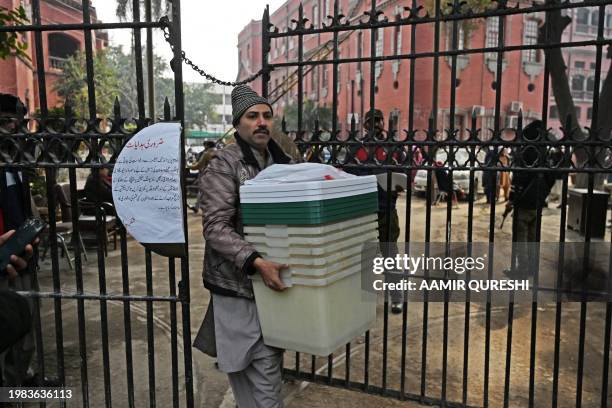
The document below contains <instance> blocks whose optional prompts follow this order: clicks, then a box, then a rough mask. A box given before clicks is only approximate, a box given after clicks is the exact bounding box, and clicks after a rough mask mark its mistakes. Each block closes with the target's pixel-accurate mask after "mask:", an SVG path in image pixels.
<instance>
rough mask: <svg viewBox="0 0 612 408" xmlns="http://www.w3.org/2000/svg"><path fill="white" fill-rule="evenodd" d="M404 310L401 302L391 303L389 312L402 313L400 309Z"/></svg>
mask: <svg viewBox="0 0 612 408" xmlns="http://www.w3.org/2000/svg"><path fill="white" fill-rule="evenodd" d="M403 310H404V304H403V303H396V302H394V303H391V313H393V314H400V313H402V311H403Z"/></svg>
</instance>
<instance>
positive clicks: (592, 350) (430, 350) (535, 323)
mask: <svg viewBox="0 0 612 408" xmlns="http://www.w3.org/2000/svg"><path fill="white" fill-rule="evenodd" d="M410 208H411V214H410V215H411V226H412V227H411V231H410V238H411V241H413V242H414V241H417V242H418V241H424V239H425V224H426V223H425V213H426V211H425V200H424V199H423V198H422V197H414V198H413V200H412V203H411V205H410ZM405 209H406V199H405V197H401V198H400V201H399V203H398V212H399V214H400V225H404V220H405V214H406V211H405ZM502 212H503V203H499V204H498V206H497V208H496V213H497V214H498V215H497V216H496V217H495V222H496V225H499V223H500V221H501V218H500V215H501V213H502ZM446 214H447V212H446V205H445V204H444V205H439V206H436V207H432V209H431V236H430V240H431V241H442V242H443V241H445V237H446V236H447V231H446V228H445V225H447V219H446ZM559 214H560V210H559V209H557V208H555V205H554V204H552V205H551V208H548V209H545V210H544V214H543V217H544V218H543V222H542V225H543V229H542V234H543V235H542V237H543V238H542V241H548V242H554V241H558V239H559V218H560V216H559ZM489 217H490V212H489V208H488V207H487V206H485V205H483V203H482V200H481V201H479V202H476V203H475V204H474V218H473V220H474V221H473V239H474V241H483V242H484V241H488V238H489V219H490V218H489ZM467 222H468V205H467V203H460V204H459V208H457V209H453V210H452V219H451V220H450V223H448V225H449V227H450V232H449V234H448V236H449V237H450V240H451V241H465V240H466V239H467V229H468V228H467ZM506 224H507V225H506V226H504V229H503V230H500V229H499V228H495V230H494V234H495V237H494V239H495V242H496V243H497V242H500V243H503V242H510V240H511V227H510V224H511V222H510V221H507V222H506ZM609 232H610V231H609V230H607V234H608V236H607V237H606V240H608V241H609ZM570 235H571V234H570ZM401 236H402V237H403V236H404V231H403V229H402V235H401ZM571 237H573V235H571V236H570V238H571ZM189 240H190V246H189V248H190V253H189V266H190V277H189V283H190V291H191V305H190V311H191V322H190V327H191V336H192V338H193V337H194V336H195V334H196V332H197V329H198V327H199V325H200V323H201V320H202V318H203V316H204V312H205V310H206V306H207V304H208V301H209V294H208V291H206V290H204V288H203V287H202V281H201V269H202V257H203V252H204V251H203V249H204V242H203V239H202V235H201V224H200V217H199V216H198V215H194V214H192V213H190V214H189ZM127 248H128V251H127V267H128V271H129V283H127V286H128V287H129V288H130V293H131V294H133V295H145V294H146V293H147V288H146V280H145V267H144V265H145V257H144V249H143V248H142V246H141V245H140V244H138V243H137V242H135V241H133V240H131V239H129V240H128V242H127ZM88 255H89V258H90V259H89V261H88V262H86V263H85V264H84V268H83V284H84V292H85V293H92V294H97V293H100V287H101V286H100V283H101V282H100V279H99V275H98V262H97V259H96V258H97V257H96V254H95V250H88ZM102 264H104V267H105V274H106V279H105V281H104V283H105V285H106V291H107V293H115V294H120V293H122V290H123V285H124V278H123V277H122V268H121V252H120V251H119V250H112V245H111V250H110V252H109V256H108V257H106V258H104V262H103V263H102V262H100V265H102ZM152 265H153V276H152V282H153V294H155V295H168V294H169V293H170V290H171V289H170V287H171V284H170V279H169V273H168V261H167V260H166V259H164V258H161V257H158V256H156V255H153V258H152ZM59 271H60V273H59V282H56V283H57V284H59V287H60V288H61V290H62V291H64V292H66V293H69V292H72V291H74V289H75V287H76V286H75V285H76V275H75V272H74V271H73V270H70V269H69V268H68V265H67V263H66V261H65V258H62V259H60V263H59ZM175 277H176V281H178V280H180V265H179V263H178V262H177V264H176V273H175ZM40 286H41V291H51V290H52V288H53V279H52V273H51V262H50V258H47V259H46V260H45V261H44V262H43V263H42V265H41V271H40ZM82 305H83V306H82V309H81V310H82V314H80V313H79V303H78V302H77V301H76V300H63V301H62V302H61V305H60V303H59V302H57V303H54V302H53V301H52V300H48V299H45V300H42V301H41V309H40V310H41V320H42V325H43V342H44V356H45V359H44V363H45V374H46V375H48V376H54V375H55V373H56V366H57V355H58V354H57V352H56V344H57V342H58V340H60V338H58V334H59V332H58V331H57V330H56V328H58V327H61V329H62V332H61V335H62V336H63V338H61V343H62V344H63V347H64V365H65V371H66V383H67V384H68V385H69V386H71V387H73V388H74V389H75V394H76V397H75V399H74V400H73V401H72V403H71V404H70V406H79V405H82V403H81V398H82V395H83V394H82V390H83V388H84V385H83V383H82V381H81V373H83V372H86V374H87V386H86V388H87V392H88V395H89V400H90V405H91V406H93V407H98V406H104V405H105V403H104V395H105V392H104V390H105V381H104V374H103V361H102V351H101V350H102V348H103V347H104V344H103V341H102V340H103V338H104V336H103V335H102V328H101V320H102V315H103V313H106V320H107V321H108V334H107V338H108V345H107V347H108V349H109V364H110V367H111V369H110V383H109V384H108V385H109V386H110V391H111V395H112V397H111V400H112V403H113V405H114V406H117V407H123V406H127V403H126V401H127V386H126V383H127V380H126V379H127V370H126V367H127V366H126V347H125V344H126V342H125V338H126V328H125V323H124V321H125V317H126V316H127V315H128V314H129V316H130V323H131V336H130V337H131V342H132V353H133V357H132V359H133V362H134V389H135V401H136V405H137V406H148V403H149V399H150V391H149V390H150V387H149V384H150V381H151V380H150V378H149V366H148V362H147V356H148V355H153V356H154V362H155V367H154V368H155V379H154V384H155V387H154V389H155V400H156V403H157V406H161V407H167V406H171V401H172V399H171V398H172V381H171V379H172V355H171V349H172V348H171V337H172V331H171V324H170V322H171V319H172V318H173V317H172V316H173V308H172V306H171V304H169V303H168V302H154V303H153V304H152V305H151V306H150V308H151V309H150V310H151V311H152V314H150V315H148V314H147V306H148V305H147V303H145V302H131V303H130V304H129V308H124V304H123V302H120V301H115V300H110V301H107V302H104V303H101V302H99V301H96V300H85V301H83V302H82ZM176 310H177V317H176V319H177V322H178V327H179V330H178V332H177V340H178V344H179V348H178V349H179V352H178V356H177V357H178V361H179V366H178V372H179V373H180V381H179V387H180V392H181V395H180V402H181V406H184V404H185V401H184V395H183V392H182V391H184V385H183V373H184V370H183V363H182V362H183V358H184V355H183V351H182V344H183V341H184V337H183V336H184V333H183V330H182V319H181V307H180V305H179V306H177V308H176ZM128 311H129V312H128ZM382 311H383V309H382V303H380V304H379V310H378V318H377V322H376V326H375V327H374V328H373V329H372V330H371V334H370V344H371V348H370V355H369V365H368V374H369V384H371V385H372V386H375V387H381V386H382V379H383V378H382V366H383V340H382V339H383V322H384V314H383V312H382ZM557 312H559V313H560V316H561V320H560V322H561V324H560V329H561V336H560V345H559V346H560V349H559V350H560V353H559V377H558V378H559V384H558V399H557V402H558V406H559V407H570V406H575V405H576V387H577V372H578V354H579V353H578V350H579V347H580V346H581V345H580V342H579V338H580V336H579V333H580V329H579V327H580V312H581V306H580V304H577V303H564V304H562V307H561V309H560V310H559V311H558V310H557V309H556V305H555V304H542V303H540V304H537V306H535V307H533V308H532V305H531V304H520V305H517V306H516V307H515V308H514V316H513V320H512V322H511V324H510V325H508V307H507V306H501V307H500V306H492V307H491V308H490V309H489V310H487V309H486V308H485V307H484V306H483V305H479V304H475V303H473V304H471V305H470V307H469V310H467V311H466V304H465V303H450V304H449V305H448V308H447V309H446V310H445V309H444V304H442V303H430V304H423V303H409V304H408V310H407V313H406V317H407V325H406V364H405V367H406V373H405V392H406V393H407V395H410V396H416V397H418V396H419V395H421V391H422V390H423V391H424V395H425V396H426V397H429V398H440V396H441V392H442V384H443V372H446V396H447V400H448V401H453V402H461V401H462V395H463V392H464V385H465V393H466V395H467V404H468V405H470V406H483V405H485V402H484V395H485V379H486V378H485V375H484V372H485V354H486V350H487V348H486V345H487V344H488V345H489V348H488V357H489V358H488V370H489V375H488V392H487V394H488V405H489V406H491V407H501V406H503V396H504V382H505V380H506V378H505V367H506V356H507V350H508V341H507V339H508V338H509V335H511V338H512V342H511V352H510V356H511V361H510V364H511V365H510V366H511V369H510V377H509V394H508V395H509V406H510V407H524V406H527V405H528V397H529V376H530V355H531V354H533V356H534V359H535V360H534V361H535V363H534V365H533V367H534V370H533V374H534V376H535V377H534V378H535V380H534V384H535V388H534V396H535V403H534V406H536V407H544V406H550V405H551V401H552V397H553V366H554V346H555V345H554V338H555V318H556V313H557ZM57 313H61V320H62V323H61V325H60V324H59V321H56V314H57ZM425 313H427V319H426V320H425V319H424V314H425ZM605 313H606V310H605V304H601V303H589V304H588V305H587V306H586V310H585V329H584V330H585V331H584V333H585V336H584V344H583V347H584V362H583V363H584V364H583V368H584V371H583V372H584V375H583V377H582V406H583V407H596V406H601V394H602V375H603V356H604V327H605ZM466 315H467V316H469V318H468V319H467V321H466V318H465V316H466ZM487 315H488V316H489V319H487ZM79 316H81V317H79ZM148 317H149V325H150V326H151V330H152V331H153V332H154V336H155V344H154V349H148V345H147V328H148V323H147V320H148ZM79 318H82V319H83V320H84V322H85V327H86V330H85V332H84V333H82V334H81V336H85V338H86V347H85V348H82V347H80V346H79V344H80V343H79V331H78V321H79ZM487 326H489V328H490V330H487ZM532 330H533V331H535V335H534V339H535V342H534V343H532V342H531V341H530V340H531V338H532V336H531V333H532ZM402 332H403V330H402V315H391V314H390V315H389V317H388V344H387V349H388V353H387V370H386V373H387V374H386V387H387V389H389V390H399V388H400V380H401V379H400V377H401V355H402ZM466 333H468V338H467V341H466V338H465V337H464V336H465V334H466ZM445 336H446V343H445V342H444V339H445ZM444 344H446V348H444ZM465 344H467V346H468V348H467V349H465V347H464V345H465ZM424 345H426V347H427V349H426V353H424V354H425V357H426V359H425V361H423V359H422V356H423V352H422V351H423V346H424ZM351 346H352V347H351V355H350V380H351V381H356V382H362V381H363V379H364V355H365V353H364V352H365V345H364V341H363V337H361V338H358V339H355V341H353V342H352V343H351ZM344 352H345V350H344V349H341V350H338V352H337V353H334V360H333V370H332V371H333V377H334V378H339V379H344V378H345V367H346V355H345V353H344ZM445 354H446V356H447V358H446V369H444V365H443V356H444V355H445ZM81 356H83V357H85V358H83V359H82V358H81ZM327 361H328V360H327V359H326V358H318V359H317V360H316V365H315V370H316V371H317V372H318V373H320V374H323V375H326V374H327V370H328V367H327ZM83 363H86V367H85V365H84V364H83ZM466 364H467V367H466ZM284 365H285V367H286V368H289V369H293V368H294V367H295V353H292V352H287V353H285V363H284ZM300 367H301V369H302V370H307V371H308V372H310V368H311V359H310V356H302V358H301V361H300ZM610 368H612V367H608V369H610ZM464 370H465V372H467V377H466V378H465V380H466V381H465V382H464V374H463V372H464ZM193 374H194V384H195V397H196V406H198V407H233V406H234V404H233V402H232V397H231V392H230V391H229V387H228V383H227V380H226V377H225V375H223V374H222V373H220V372H218V371H217V370H216V369H215V367H214V361H213V360H212V359H211V358H209V357H207V356H205V355H203V354H202V353H200V352H199V351H196V350H193ZM422 378H424V380H425V383H424V384H422V382H421V379H422ZM609 382H611V381H609ZM611 389H612V384H608V396H607V397H608V403H611V402H612V394H610V390H611ZM283 395H284V396H285V402H286V406H287V407H296V408H299V407H399V406H402V407H416V406H421V405H418V404H416V403H415V402H406V401H399V400H397V399H393V398H389V397H380V396H375V395H370V394H365V393H363V392H359V391H354V390H350V391H349V390H344V389H341V388H335V387H329V386H325V385H317V384H309V383H305V382H301V381H288V382H286V384H285V385H284V391H283Z"/></svg>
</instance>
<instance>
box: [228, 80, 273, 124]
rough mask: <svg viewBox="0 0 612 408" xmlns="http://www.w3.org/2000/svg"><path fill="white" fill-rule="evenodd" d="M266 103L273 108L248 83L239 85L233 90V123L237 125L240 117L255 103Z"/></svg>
mask: <svg viewBox="0 0 612 408" xmlns="http://www.w3.org/2000/svg"><path fill="white" fill-rule="evenodd" d="M259 104H264V105H268V106H269V107H270V110H271V111H272V112H274V110H273V109H272V105H270V102H268V100H267V99H266V98H264V97H262V96H259V95H257V93H256V92H255V91H254V90H252V89H251V88H250V87H249V86H248V85H238V86H237V87H235V88H234V89H233V90H232V125H234V126H236V125H237V124H238V122H239V121H240V118H241V117H242V115H243V114H244V112H246V111H247V109H249V108H250V107H251V106H253V105H259Z"/></svg>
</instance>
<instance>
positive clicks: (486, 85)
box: [238, 0, 607, 134]
mask: <svg viewBox="0 0 612 408" xmlns="http://www.w3.org/2000/svg"><path fill="white" fill-rule="evenodd" d="M333 3H334V2H333V1H332V0H306V1H303V7H304V16H305V17H306V18H308V19H309V22H310V23H313V24H314V25H315V26H316V27H320V26H321V22H326V21H327V19H326V18H325V17H324V16H327V15H330V14H333ZM299 4H300V1H299V0H288V1H287V2H286V3H285V4H284V5H282V6H281V7H279V8H278V9H277V10H275V11H273V12H271V15H270V20H271V23H272V24H274V25H275V26H276V27H278V28H279V30H280V31H285V30H286V27H287V26H289V25H290V24H291V20H292V19H297V15H298V6H299ZM409 4H411V3H409V2H406V1H404V2H402V1H391V0H388V1H378V2H377V5H376V7H377V9H378V10H380V11H383V12H384V15H385V16H386V17H387V18H389V20H394V19H395V17H396V16H397V15H398V14H401V13H404V14H403V16H404V17H405V16H406V14H405V12H403V7H404V6H408V5H409ZM530 4H531V3H530ZM370 7H371V0H340V14H344V15H346V16H347V19H348V20H349V21H350V22H351V23H353V24H354V23H355V22H356V21H357V20H359V19H364V16H363V12H364V11H368V10H369V9H370ZM543 18H544V16H543V15H540V14H529V15H523V14H518V15H510V16H507V17H506V20H505V33H504V34H505V44H506V45H520V44H534V43H535V42H536V41H537V29H538V25H540V24H542V23H543ZM440 26H441V27H440V44H439V47H440V48H439V49H440V51H445V50H448V49H450V48H451V47H450V44H451V32H452V24H450V23H449V24H444V23H442V24H441V25H440ZM411 29H412V27H411V26H402V27H388V28H385V29H378V30H377V32H376V33H375V36H376V49H375V51H376V55H377V56H380V55H385V56H392V55H399V54H409V53H410V52H411V44H410V31H411ZM458 33H459V34H458V48H459V49H474V48H485V47H495V46H497V39H498V19H497V18H495V17H493V18H487V19H479V20H470V22H469V25H466V26H465V27H459V29H458ZM416 39H417V40H416V45H415V49H414V52H415V53H427V52H433V50H434V24H419V25H417V29H416ZM331 41H332V34H331V33H324V34H312V35H307V36H304V59H305V60H308V59H309V58H312V59H314V60H317V59H325V58H328V59H330V58H331V57H332V55H333V54H332V51H331V50H332V44H331ZM339 41H340V47H339V50H340V52H339V54H340V58H355V57H360V56H364V57H367V56H369V55H370V30H355V31H348V32H342V33H341V34H340V36H339ZM568 52H569V51H568ZM593 52H594V51H593ZM238 58H239V64H240V65H239V73H238V79H239V80H241V79H244V78H246V77H247V76H248V75H250V74H252V73H253V72H257V70H258V69H259V68H260V67H261V21H251V22H250V23H249V24H248V25H247V26H246V27H245V28H244V29H243V30H242V32H241V33H240V34H239V36H238ZM287 61H297V36H295V37H291V38H278V39H273V40H272V44H271V51H270V55H269V62H270V63H278V62H287ZM416 61H417V62H416V69H415V78H414V87H415V89H414V94H415V96H414V104H413V106H412V107H409V99H408V95H409V86H410V61H409V60H408V59H403V60H395V61H385V62H377V63H376V68H375V72H374V73H375V84H376V87H375V92H376V102H375V105H376V107H377V108H379V109H381V110H382V111H383V112H384V114H385V118H386V119H388V117H389V115H392V116H393V117H395V118H396V120H397V122H398V123H399V126H400V128H403V129H405V128H407V127H408V112H409V111H410V109H411V108H412V109H413V112H414V115H415V116H414V120H415V122H414V127H415V128H417V129H424V128H426V127H427V124H428V118H429V116H430V115H431V112H432V109H433V102H432V101H433V97H432V95H433V86H434V80H436V81H437V86H438V118H437V120H438V125H437V127H438V129H440V128H442V127H444V128H446V127H448V126H449V119H450V105H451V102H450V93H451V92H450V90H451V59H450V57H440V58H439V59H438V61H439V74H438V76H437V78H434V77H433V75H434V70H433V64H434V60H433V58H419V59H417V60H416ZM588 63H589V62H587V61H585V64H588ZM496 64H497V54H496V53H485V54H483V53H480V54H469V55H460V56H458V58H457V79H458V80H457V87H456V99H455V107H456V110H455V123H456V127H458V128H461V129H465V128H467V127H469V126H470V123H471V115H472V112H475V113H476V114H477V116H478V122H477V125H478V126H479V127H480V126H482V127H483V128H485V129H486V128H493V127H494V108H495V88H496V87H497V84H496V83H495V79H496V74H495V71H496ZM502 65H503V71H502V84H501V123H500V126H501V127H515V126H516V124H517V113H518V111H519V110H522V111H523V116H524V117H525V119H526V121H529V120H530V119H533V118H540V117H541V109H542V90H543V76H544V75H543V72H544V57H543V53H542V51H539V50H523V51H513V52H507V53H505V54H504V56H503V64H502ZM339 67H340V68H339V74H338V78H339V83H338V89H339V92H338V118H339V123H340V126H341V128H342V129H346V128H347V126H348V124H349V123H350V118H351V114H353V113H354V114H355V118H356V119H357V120H358V122H359V118H362V117H363V113H364V112H367V110H368V109H369V100H370V95H369V93H370V63H369V62H363V63H347V64H341V65H339ZM309 68H310V67H305V68H304V72H305V73H306V72H307V71H308V70H309ZM332 69H333V66H332V65H331V64H328V65H324V66H322V65H319V66H316V67H315V68H314V69H312V70H311V71H310V72H308V74H306V75H305V76H304V82H303V89H304V98H305V100H307V99H311V100H313V101H315V102H316V103H317V104H318V105H321V106H327V107H331V104H332V90H331V83H332ZM606 70H607V67H606ZM295 71H296V68H295V67H291V68H283V69H275V70H274V71H273V72H272V73H271V77H270V88H269V90H270V97H271V99H272V100H274V99H276V97H278V95H280V94H282V93H283V92H284V91H285V90H288V92H285V93H284V96H282V98H280V100H278V102H277V103H276V109H277V111H279V112H280V111H282V109H283V107H284V106H287V105H288V104H291V103H294V101H296V95H297V85H296V80H295V76H294V75H292V74H293V73H294V72H295ZM602 77H603V75H602ZM585 81H586V80H585ZM253 86H254V87H255V89H258V90H260V89H261V81H260V80H257V81H256V82H255V83H254V84H253ZM584 86H585V87H586V82H585V85H584ZM274 90H278V91H281V92H280V93H278V92H273V91H274ZM583 116H584V117H585V118H586V108H585V113H584V115H583ZM483 132H485V134H488V133H489V132H488V130H483Z"/></svg>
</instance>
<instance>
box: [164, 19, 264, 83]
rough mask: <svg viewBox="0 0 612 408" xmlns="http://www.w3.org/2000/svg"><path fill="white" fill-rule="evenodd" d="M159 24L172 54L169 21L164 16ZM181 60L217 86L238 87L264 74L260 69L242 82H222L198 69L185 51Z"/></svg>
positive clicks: (172, 45)
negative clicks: (162, 24)
mask: <svg viewBox="0 0 612 408" xmlns="http://www.w3.org/2000/svg"><path fill="white" fill-rule="evenodd" d="M160 22H162V23H164V27H162V30H163V31H164V38H165V39H166V42H167V43H168V44H169V45H170V48H171V49H172V52H174V44H173V43H172V32H171V26H170V20H169V19H168V17H167V16H164V17H162V18H161V19H160ZM181 59H182V60H183V61H184V62H185V64H187V65H189V66H190V67H191V68H192V69H193V70H194V71H195V72H197V73H198V74H200V75H201V76H203V77H204V78H206V79H208V80H209V81H210V82H214V83H216V84H219V85H226V86H238V85H244V84H248V83H249V82H253V81H254V80H255V79H257V78H258V77H259V76H261V75H262V74H263V72H264V70H263V68H262V69H260V70H259V71H257V72H256V73H255V74H253V75H251V76H249V77H248V78H246V79H243V80H242V81H238V82H230V81H222V80H220V79H218V78H215V77H214V76H212V75H210V74H207V73H206V72H205V71H204V70H203V69H202V68H200V67H198V66H197V65H196V64H195V63H194V62H193V61H191V60H190V59H189V58H187V56H186V55H185V51H183V50H181Z"/></svg>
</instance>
